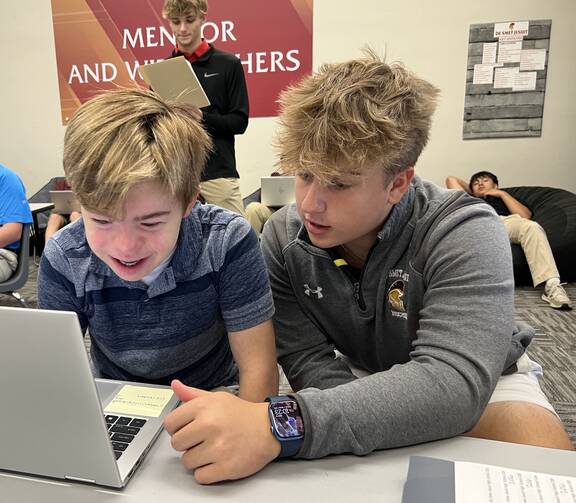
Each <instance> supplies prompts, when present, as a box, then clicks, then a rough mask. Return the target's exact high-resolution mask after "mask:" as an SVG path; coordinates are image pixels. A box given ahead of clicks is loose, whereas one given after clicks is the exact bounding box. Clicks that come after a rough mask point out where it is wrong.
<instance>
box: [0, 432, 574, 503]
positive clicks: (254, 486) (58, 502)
mask: <svg viewBox="0 0 576 503" xmlns="http://www.w3.org/2000/svg"><path fill="white" fill-rule="evenodd" d="M30 455H31V456H33V455H34V454H33V453H30ZM411 455H422V456H431V457H438V458H443V459H449V460H454V461H473V462H479V463H487V464H494V465H499V466H506V467H509V468H516V469H521V470H530V471H540V472H549V473H553V474H556V475H564V476H572V477H574V476H576V453H575V452H568V451H560V450H554V449H542V448H537V447H530V446H524V445H515V444H506V443H502V442H493V441H489V440H478V439H472V438H466V437H457V438H453V439H449V440H443V441H438V442H431V443H428V444H422V445H417V446H412V447H406V448H403V449H392V450H388V451H379V452H375V453H372V454H370V455H368V456H364V457H356V456H349V455H345V456H332V457H329V458H324V459H319V460H314V461H302V460H285V461H279V462H275V463H272V464H270V465H269V466H267V467H266V468H265V469H264V470H262V471H261V472H259V473H257V474H256V475H254V476H252V477H250V478H247V479H244V480H239V481H235V482H226V483H221V484H217V485H213V486H201V485H199V484H197V483H196V482H195V480H194V478H193V476H192V474H191V472H187V471H186V470H185V469H184V468H183V467H182V465H181V464H180V462H179V457H178V455H177V453H176V452H174V451H173V450H172V448H171V447H170V440H169V437H168V435H167V434H166V433H162V435H161V436H160V438H159V439H158V441H157V442H156V444H155V446H154V447H153V448H152V450H151V451H150V453H149V454H148V456H147V458H146V459H145V460H144V462H143V464H142V466H140V469H139V470H138V472H137V473H136V475H135V476H134V478H133V479H132V480H131V481H130V482H129V483H128V486H127V487H126V488H125V489H123V490H121V491H116V490H108V489H105V488H101V487H97V486H89V485H82V484H73V483H65V482H58V481H51V480H48V479H39V478H32V477H25V476H20V475H14V474H7V473H5V472H0V502H1V503H8V502H9V503H11V502H18V503H19V502H32V501H41V502H43V503H78V502H81V503H92V502H106V503H113V502H119V503H120V502H122V503H132V502H134V503H136V502H138V503H147V502H166V503H180V502H186V503H196V502H203V501H206V502H226V503H230V502H234V503H237V502H246V503H284V502H285V503H307V502H314V503H321V502H324V501H326V502H340V501H346V502H362V503H369V502H378V503H400V501H401V498H402V490H403V486H404V481H405V479H406V474H407V471H408V459H409V456H411Z"/></svg>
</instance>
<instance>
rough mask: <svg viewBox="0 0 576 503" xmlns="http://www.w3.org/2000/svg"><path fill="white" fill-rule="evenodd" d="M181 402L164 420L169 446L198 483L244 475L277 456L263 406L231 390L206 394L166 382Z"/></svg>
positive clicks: (180, 384)
mask: <svg viewBox="0 0 576 503" xmlns="http://www.w3.org/2000/svg"><path fill="white" fill-rule="evenodd" d="M172 389H173V390H174V393H176V395H177V396H178V397H179V398H180V400H182V401H184V402H186V403H184V404H182V405H181V406H180V407H178V408H177V409H176V410H174V411H172V412H171V413H170V414H169V415H168V416H167V417H166V419H165V420H164V426H165V427H166V431H167V432H168V433H169V434H170V435H171V436H172V447H173V448H174V449H176V450H177V451H179V452H183V453H184V454H183V455H182V464H183V465H184V466H185V467H186V468H188V469H189V470H194V477H195V478H196V481H197V482H199V483H200V484H212V483H214V482H219V481H221V480H235V479H240V478H243V477H248V476H249V475H252V474H254V473H256V472H257V471H259V470H261V469H262V468H264V467H265V466H266V465H267V464H268V463H270V462H271V461H273V460H274V459H276V458H277V457H278V454H280V443H279V442H278V440H276V438H275V437H274V435H273V434H272V432H271V431H270V420H269V419H268V404H266V403H251V402H247V401H245V400H242V399H240V398H238V397H236V396H234V395H232V394H231V393H227V392H223V391H219V392H214V393H211V392H209V391H203V390H199V389H196V388H190V387H188V386H185V385H184V384H182V383H181V382H180V381H172Z"/></svg>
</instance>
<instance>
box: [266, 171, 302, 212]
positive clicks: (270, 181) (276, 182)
mask: <svg viewBox="0 0 576 503" xmlns="http://www.w3.org/2000/svg"><path fill="white" fill-rule="evenodd" d="M260 190H261V192H260V202H261V203H262V204H264V205H265V206H270V207H272V208H274V207H280V206H286V205H287V204H290V203H293V202H294V177H293V176H263V177H262V178H261V179H260Z"/></svg>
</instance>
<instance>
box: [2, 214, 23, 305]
mask: <svg viewBox="0 0 576 503" xmlns="http://www.w3.org/2000/svg"><path fill="white" fill-rule="evenodd" d="M29 254H30V224H23V225H22V238H21V239H20V249H19V250H18V267H16V270H15V271H14V274H13V275H12V276H10V277H9V278H8V279H7V280H6V281H3V282H1V283H0V293H4V294H9V295H11V296H12V297H14V298H15V299H16V300H17V301H18V302H20V303H21V304H22V305H23V306H24V307H29V306H28V303H27V302H26V299H25V298H24V297H22V296H21V295H20V294H19V293H18V291H17V290H19V289H20V288H22V287H23V286H24V284H25V283H26V281H27V280H28V268H29V264H28V261H29V259H30V257H29Z"/></svg>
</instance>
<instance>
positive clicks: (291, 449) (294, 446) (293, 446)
mask: <svg viewBox="0 0 576 503" xmlns="http://www.w3.org/2000/svg"><path fill="white" fill-rule="evenodd" d="M266 401H267V402H269V405H268V416H269V419H270V429H271V431H272V433H273V435H274V436H275V437H276V439H277V440H278V441H279V442H280V454H279V456H278V457H280V458H286V457H292V456H295V455H296V454H297V453H298V451H299V450H300V446H301V445H302V442H303V441H304V431H303V428H304V425H303V423H302V415H301V414H300V407H299V406H298V402H297V400H296V399H295V398H293V397H291V396H272V397H268V398H267V399H266ZM287 401H288V402H293V403H294V404H295V407H294V408H295V415H296V417H294V419H295V420H296V421H297V422H298V423H299V425H300V428H301V429H302V432H301V433H299V434H296V435H295V436H291V437H286V436H285V435H282V434H280V432H279V431H278V429H277V425H276V422H275V420H274V410H275V405H276V404H279V403H280V402H287Z"/></svg>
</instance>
